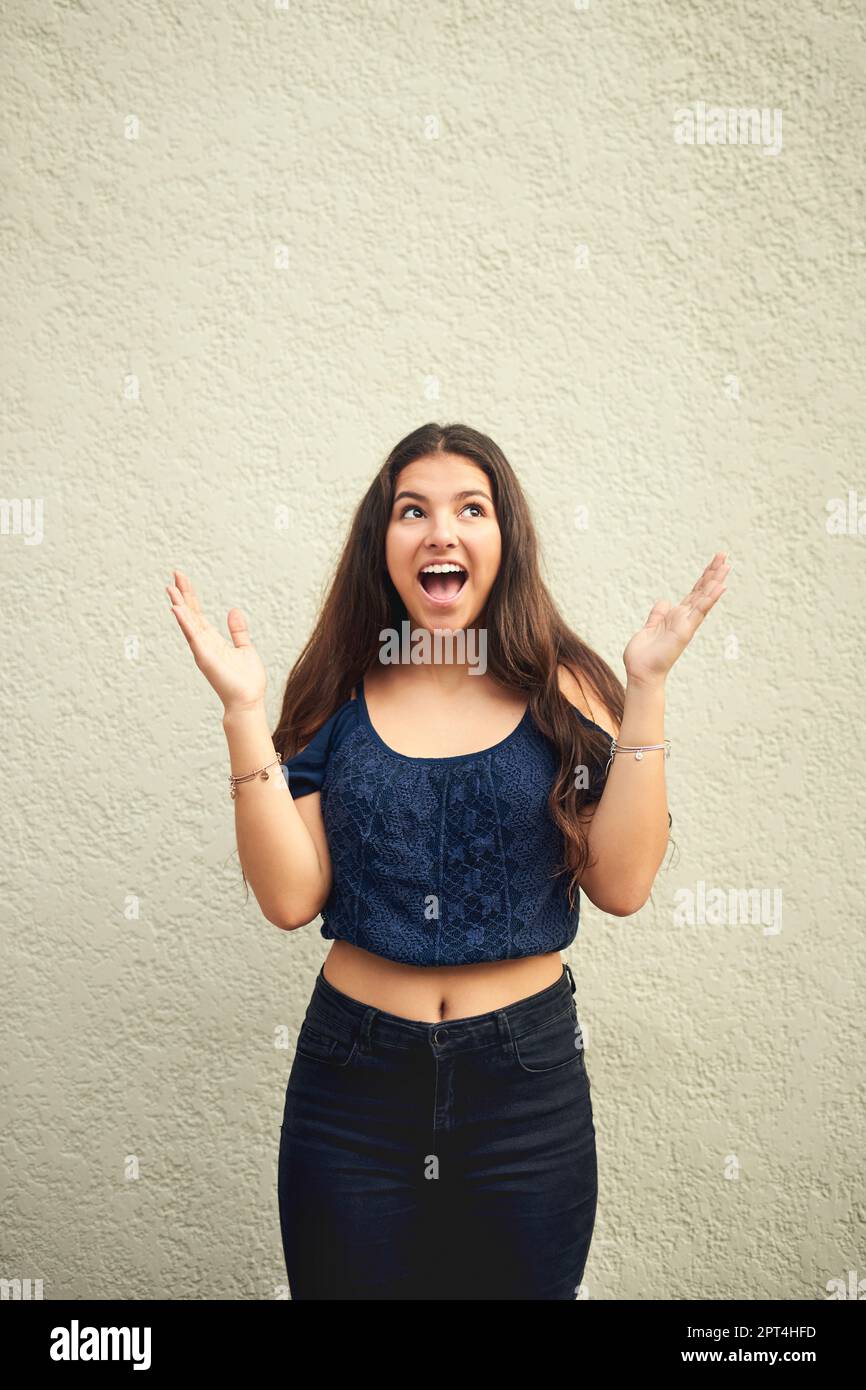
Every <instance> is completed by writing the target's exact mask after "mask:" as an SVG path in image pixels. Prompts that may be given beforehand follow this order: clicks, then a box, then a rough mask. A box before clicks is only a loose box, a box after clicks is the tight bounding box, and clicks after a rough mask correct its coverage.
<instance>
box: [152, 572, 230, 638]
mask: <svg viewBox="0 0 866 1390" xmlns="http://www.w3.org/2000/svg"><path fill="white" fill-rule="evenodd" d="M165 592H166V593H167V594H168V599H169V603H170V604H171V606H172V612H173V613H174V616H175V617H176V618H177V620H178V622H179V624H180V627H181V630H182V631H183V633H184V636H185V637H186V639H187V641H188V642H189V644H190V646H191V647H192V648H193V650H194V651H195V650H196V645H195V644H196V643H197V642H202V641H204V640H205V639H206V638H207V637H208V636H213V637H218V638H219V641H222V638H221V637H219V633H218V632H217V631H216V628H214V627H212V626H211V624H210V623H209V622H208V620H207V618H206V617H205V616H204V614H203V613H202V612H201V611H199V612H196V611H195V609H193V608H190V607H189V605H188V604H187V603H186V601H185V599H184V596H183V594H182V593H181V591H180V589H179V588H178V587H177V585H176V584H166V586H165Z"/></svg>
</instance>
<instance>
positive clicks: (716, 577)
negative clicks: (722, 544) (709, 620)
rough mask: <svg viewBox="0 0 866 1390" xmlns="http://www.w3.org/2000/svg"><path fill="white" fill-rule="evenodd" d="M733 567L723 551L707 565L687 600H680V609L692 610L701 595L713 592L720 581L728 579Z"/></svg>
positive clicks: (688, 594) (686, 597) (687, 595)
mask: <svg viewBox="0 0 866 1390" xmlns="http://www.w3.org/2000/svg"><path fill="white" fill-rule="evenodd" d="M730 569H731V566H730V564H729V563H728V561H727V560H726V559H725V555H724V552H723V551H721V550H720V551H719V552H718V554H717V555H716V556H715V557H714V558H713V559H712V560H711V562H710V564H708V565H707V567H706V569H705V570H704V572H703V574H702V575H701V577H700V579H699V580H698V582H697V583H696V584H695V585H694V586H693V588H691V589H690V590H689V592H688V593H687V594H686V596H685V598H682V599H680V607H681V608H683V607H685V608H692V607H693V606H694V603H695V599H696V598H698V597H699V596H700V595H702V594H705V593H708V592H711V591H712V589H713V588H714V587H715V586H716V584H718V583H719V582H720V581H723V580H725V579H727V577H728V574H729V573H730Z"/></svg>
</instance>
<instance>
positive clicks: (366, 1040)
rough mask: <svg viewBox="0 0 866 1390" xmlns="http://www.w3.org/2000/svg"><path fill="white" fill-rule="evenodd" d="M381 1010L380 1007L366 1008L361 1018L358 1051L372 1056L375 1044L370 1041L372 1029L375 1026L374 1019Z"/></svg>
mask: <svg viewBox="0 0 866 1390" xmlns="http://www.w3.org/2000/svg"><path fill="white" fill-rule="evenodd" d="M378 1012H379V1010H378V1009H373V1008H369V1009H367V1010H365V1012H364V1017H363V1018H362V1019H361V1027H360V1029H359V1030H358V1051H359V1052H362V1053H366V1054H367V1056H368V1057H369V1056H371V1055H372V1052H373V1044H372V1042H371V1041H370V1030H371V1029H372V1027H373V1019H374V1018H375V1017H376V1014H377V1013H378Z"/></svg>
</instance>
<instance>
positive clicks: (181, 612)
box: [169, 586, 199, 651]
mask: <svg viewBox="0 0 866 1390" xmlns="http://www.w3.org/2000/svg"><path fill="white" fill-rule="evenodd" d="M172 587H173V586H172ZM177 592H178V591H177V590H176V589H175V594H177ZM169 597H171V595H169ZM171 611H172V613H173V614H174V616H175V617H176V618H177V622H178V626H179V628H180V630H181V632H182V633H183V635H184V637H185V638H186V640H187V642H189V645H190V646H191V647H192V649H193V651H195V648H196V643H197V641H198V635H199V634H198V632H197V631H196V629H195V627H194V626H193V624H194V622H195V621H196V617H195V614H194V613H191V612H190V610H189V609H188V608H187V606H186V604H185V603H183V602H180V603H178V602H177V600H176V599H173V600H172V605H171Z"/></svg>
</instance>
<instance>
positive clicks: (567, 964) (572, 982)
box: [563, 961, 577, 994]
mask: <svg viewBox="0 0 866 1390" xmlns="http://www.w3.org/2000/svg"><path fill="white" fill-rule="evenodd" d="M563 964H564V966H565V968H566V970H567V971H568V978H569V980H570V982H571V992H572V994H576V993H577V985H576V984H575V982H574V976H573V975H572V973H571V966H570V965H569V963H568V961H563Z"/></svg>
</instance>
